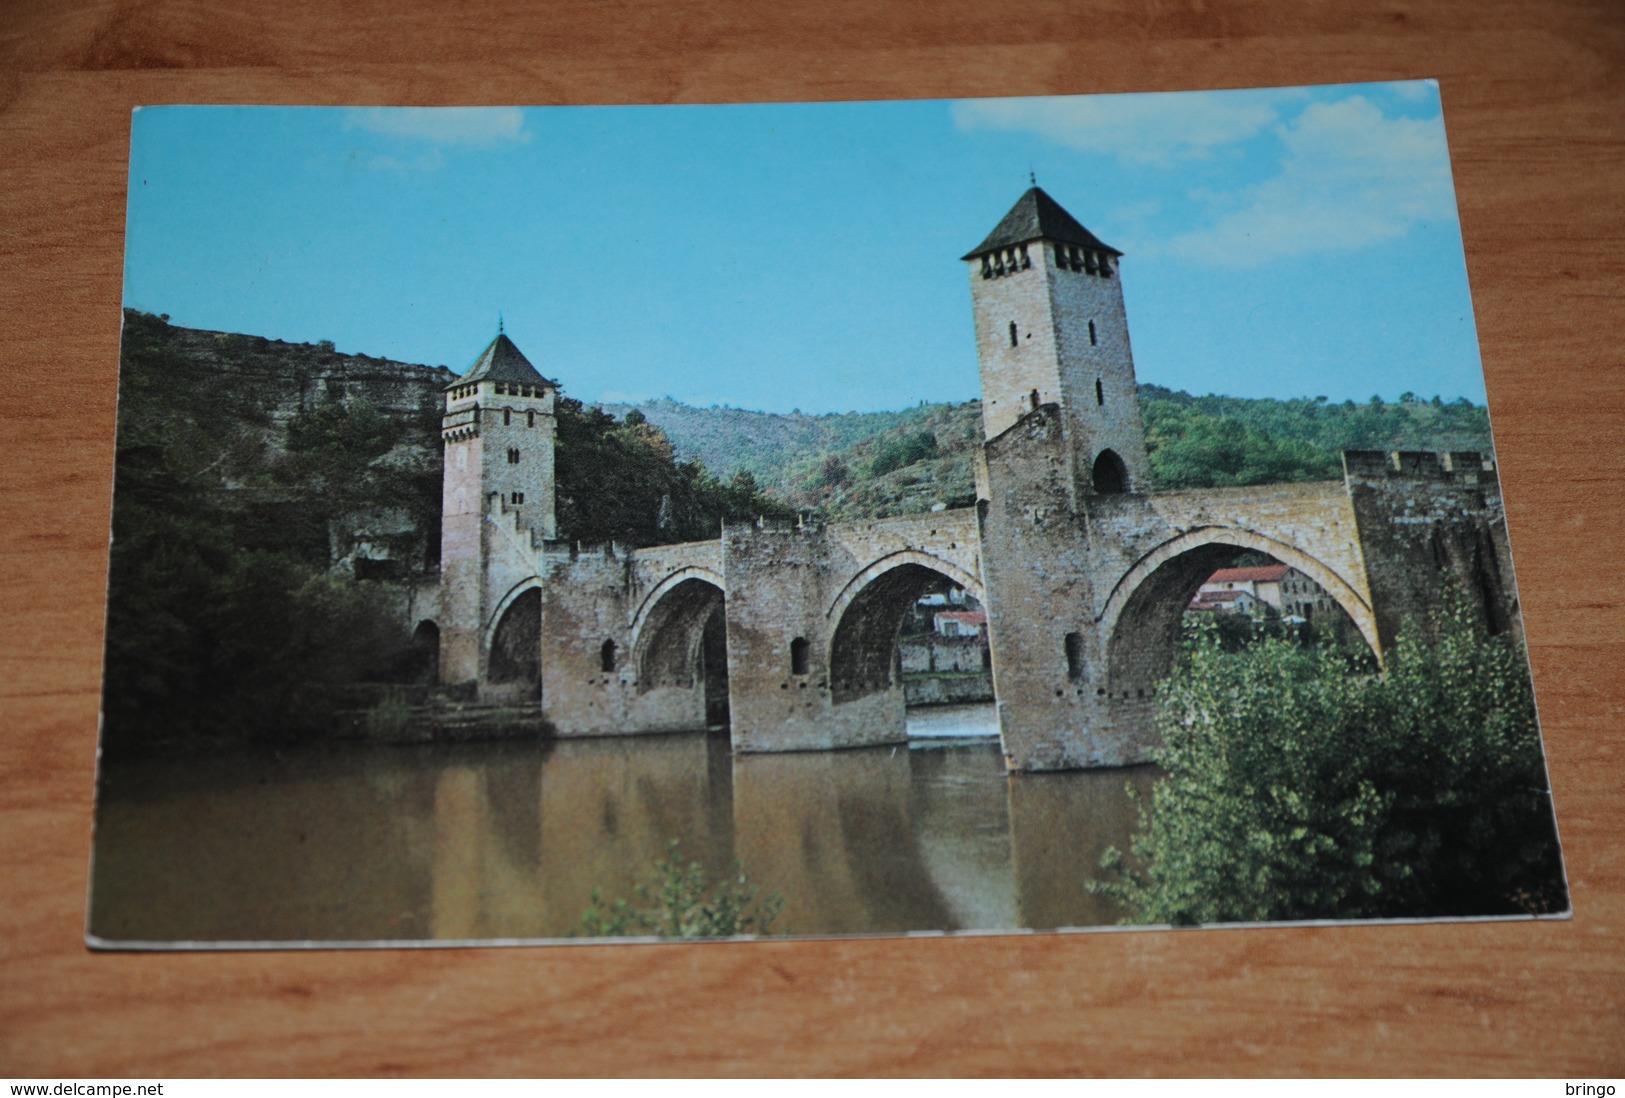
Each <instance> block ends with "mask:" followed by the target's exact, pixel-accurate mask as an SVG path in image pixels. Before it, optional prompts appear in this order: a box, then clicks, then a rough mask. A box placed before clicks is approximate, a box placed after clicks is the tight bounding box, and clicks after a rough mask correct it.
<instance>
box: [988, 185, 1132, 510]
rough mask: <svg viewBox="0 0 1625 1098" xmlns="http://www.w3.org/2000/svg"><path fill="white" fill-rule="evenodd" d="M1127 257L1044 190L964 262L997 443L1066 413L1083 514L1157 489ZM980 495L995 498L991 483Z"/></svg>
mask: <svg viewBox="0 0 1625 1098" xmlns="http://www.w3.org/2000/svg"><path fill="white" fill-rule="evenodd" d="M1122 254H1123V253H1122V252H1120V251H1118V250H1117V249H1116V248H1113V247H1111V246H1110V245H1108V244H1105V243H1102V242H1101V240H1100V239H1099V238H1098V237H1096V236H1095V235H1094V234H1093V233H1091V232H1090V231H1089V230H1088V229H1086V228H1084V227H1083V226H1082V225H1081V224H1079V223H1078V221H1077V219H1076V218H1074V217H1073V216H1072V215H1071V214H1069V213H1067V212H1066V210H1064V209H1062V208H1061V205H1060V203H1058V202H1056V201H1055V199H1053V198H1051V197H1050V196H1049V195H1048V194H1046V193H1045V192H1044V190H1043V189H1042V188H1040V187H1038V186H1036V185H1035V186H1033V187H1032V188H1030V189H1029V190H1028V191H1027V192H1026V193H1025V194H1023V195H1022V196H1021V197H1020V198H1019V199H1018V200H1017V201H1016V204H1015V205H1014V206H1012V207H1011V208H1010V212H1009V213H1007V214H1005V215H1004V219H1003V220H1002V221H1000V222H999V223H998V225H997V226H996V227H995V228H994V229H993V231H992V232H991V233H989V234H988V236H987V239H986V240H984V241H982V242H981V243H980V244H978V245H977V246H976V247H975V248H973V249H972V250H971V251H970V252H969V253H967V254H966V255H965V257H964V259H965V261H966V262H967V263H968V264H969V266H970V279H971V300H972V306H973V311H974V313H975V319H976V349H977V354H978V356H979V357H980V359H981V365H982V423H983V427H984V429H985V431H986V434H987V438H988V439H989V440H992V439H995V438H997V437H999V436H1000V435H1002V434H1004V433H1005V432H1006V431H1008V430H1009V429H1010V428H1011V427H1013V426H1015V425H1016V424H1017V423H1018V422H1020V421H1021V420H1022V419H1023V418H1025V417H1026V416H1028V415H1029V414H1031V413H1032V412H1034V411H1037V410H1038V409H1039V408H1041V407H1044V406H1046V405H1055V406H1056V407H1057V409H1058V410H1059V415H1060V421H1061V430H1062V433H1063V434H1064V435H1065V437H1066V443H1067V445H1066V452H1067V454H1068V456H1069V463H1070V466H1071V468H1070V469H1069V470H1068V471H1069V473H1070V476H1069V477H1068V478H1067V481H1068V488H1069V489H1070V491H1071V493H1072V499H1071V500H1070V501H1069V502H1071V503H1072V504H1073V505H1074V506H1076V504H1077V502H1078V500H1079V499H1081V498H1083V497H1087V496H1089V495H1096V494H1108V493H1115V492H1124V491H1131V492H1138V491H1145V490H1146V489H1147V487H1148V485H1149V466H1148V462H1147V458H1146V448H1145V430H1144V427H1143V426H1142V424H1141V422H1140V401H1139V396H1138V392H1137V389H1136V386H1135V379H1134V355H1133V352H1132V351H1131V350H1130V347H1129V335H1128V316H1127V313H1126V312H1125V311H1124V308H1123V288H1122V284H1121V282H1120V281H1119V279H1118V260H1119V259H1120V258H1121V257H1122ZM978 488H979V489H981V490H980V491H979V492H978V495H980V496H981V497H982V498H984V499H985V498H987V497H986V484H985V483H983V484H980V485H978Z"/></svg>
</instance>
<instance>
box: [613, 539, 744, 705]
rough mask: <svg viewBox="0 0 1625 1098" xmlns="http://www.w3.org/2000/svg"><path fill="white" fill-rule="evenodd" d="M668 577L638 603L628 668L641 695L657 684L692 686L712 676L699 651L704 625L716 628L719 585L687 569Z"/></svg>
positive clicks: (712, 670)
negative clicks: (687, 573)
mask: <svg viewBox="0 0 1625 1098" xmlns="http://www.w3.org/2000/svg"><path fill="white" fill-rule="evenodd" d="M704 571H705V570H704V569H684V570H683V572H691V573H699V572H704ZM667 579H668V580H671V581H673V582H664V581H663V582H662V583H661V584H660V585H659V586H658V587H657V588H656V591H655V592H652V593H651V596H650V598H649V599H648V600H645V605H644V606H643V607H640V608H639V615H640V621H639V622H638V623H637V625H636V626H635V631H634V634H633V639H632V667H633V669H634V671H635V672H636V674H637V687H638V693H640V694H642V693H647V692H648V691H650V690H654V689H656V688H659V687H672V686H676V687H687V688H693V687H695V686H699V685H702V684H704V683H707V682H709V681H710V680H712V679H714V678H715V677H716V676H715V672H716V671H717V668H715V667H708V666H707V665H706V661H705V659H704V654H705V650H706V644H705V641H706V633H707V626H708V625H710V626H711V630H712V632H713V633H714V632H715V628H716V627H715V625H714V624H713V621H714V618H715V616H716V614H717V612H718V611H719V610H722V609H723V605H724V600H723V596H722V585H721V584H720V583H715V582H712V581H711V580H709V579H706V578H703V576H701V575H692V574H691V575H683V574H682V573H674V574H673V575H672V576H669V577H667ZM712 662H715V661H714V659H713V661H712ZM724 666H726V665H725V664H724ZM708 672H710V673H709V674H708Z"/></svg>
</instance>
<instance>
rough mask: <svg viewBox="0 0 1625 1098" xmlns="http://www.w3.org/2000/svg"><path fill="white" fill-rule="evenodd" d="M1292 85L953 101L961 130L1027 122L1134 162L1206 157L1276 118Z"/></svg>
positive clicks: (1044, 133)
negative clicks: (1217, 90)
mask: <svg viewBox="0 0 1625 1098" xmlns="http://www.w3.org/2000/svg"><path fill="white" fill-rule="evenodd" d="M1303 94H1304V93H1303V92H1302V91H1299V90H1295V89H1290V88H1288V89H1279V90H1277V89H1269V90H1264V91H1244V92H1208V93H1201V94H1192V93H1190V92H1157V93H1152V94H1146V95H1110V96H1078V97H1072V96H1062V97H1056V98H1048V99H962V100H959V101H957V102H955V103H954V105H953V118H954V123H955V124H956V125H957V126H958V127H959V128H960V129H962V130H974V129H991V130H1025V131H1027V132H1029V133H1034V134H1037V135H1038V136H1040V137H1043V138H1046V139H1047V140H1050V141H1054V142H1055V143H1056V144H1059V145H1064V146H1066V147H1067V148H1070V149H1077V150H1078V151H1080V152H1093V153H1106V154H1108V155H1111V156H1116V157H1120V158H1121V159H1123V160H1125V161H1130V162H1135V163H1149V164H1160V163H1166V162H1168V161H1171V160H1176V159H1189V158H1194V157H1205V156H1208V155H1210V154H1211V153H1212V151H1213V150H1214V149H1216V148H1218V147H1219V146H1221V145H1229V144H1233V143H1235V142H1238V141H1245V140H1246V139H1248V138H1249V137H1253V136H1255V135H1257V134H1259V133H1261V132H1263V131H1264V130H1265V129H1266V128H1268V127H1269V126H1271V125H1273V124H1274V123H1275V122H1277V121H1278V120H1279V119H1280V114H1279V112H1278V111H1277V109H1276V107H1277V104H1279V103H1282V102H1285V101H1287V100H1290V99H1295V98H1298V97H1300V96H1301V95H1303Z"/></svg>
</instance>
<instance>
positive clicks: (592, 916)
mask: <svg viewBox="0 0 1625 1098" xmlns="http://www.w3.org/2000/svg"><path fill="white" fill-rule="evenodd" d="M783 906H784V902H783V900H782V899H781V898H780V897H779V896H778V895H777V894H774V893H769V894H768V895H766V896H759V895H758V894H757V891H756V888H755V887H754V886H753V885H751V883H750V881H749V880H748V879H747V878H746V877H745V875H744V873H742V872H740V870H739V867H738V866H737V865H735V866H734V867H733V868H732V869H731V870H730V872H729V873H728V875H727V876H726V877H724V878H723V879H721V880H719V881H717V882H716V883H715V884H710V883H708V882H707V880H706V875H705V869H704V867H702V866H701V865H700V864H699V863H698V862H696V861H692V860H689V859H686V858H684V856H683V854H682V851H681V850H680V849H678V843H677V840H675V839H673V840H672V841H671V843H670V844H669V845H668V846H667V847H666V855H665V857H663V858H661V859H659V860H657V861H656V862H655V864H654V868H653V870H652V872H651V873H650V876H649V879H648V880H647V881H645V882H643V883H642V884H639V885H638V886H637V887H636V888H635V889H634V890H633V894H632V899H631V900H626V899H617V900H615V901H614V902H613V903H606V902H605V901H604V899H603V897H602V896H600V895H599V893H598V892H596V891H594V892H593V894H592V906H590V907H589V908H588V909H587V911H586V913H585V914H584V915H582V917H581V926H580V928H579V929H578V931H577V934H579V935H580V936H582V937H586V938H616V937H626V936H632V937H658V938H733V937H738V936H741V935H747V934H770V933H772V926H773V921H774V920H775V919H777V918H778V915H779V911H780V909H781V908H782V907H783Z"/></svg>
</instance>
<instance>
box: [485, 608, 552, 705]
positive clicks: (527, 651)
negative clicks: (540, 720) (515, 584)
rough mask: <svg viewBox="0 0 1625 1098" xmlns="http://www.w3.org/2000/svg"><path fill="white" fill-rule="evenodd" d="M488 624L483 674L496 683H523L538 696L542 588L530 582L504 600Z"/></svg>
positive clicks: (500, 684)
mask: <svg viewBox="0 0 1625 1098" xmlns="http://www.w3.org/2000/svg"><path fill="white" fill-rule="evenodd" d="M495 618H496V621H495V623H494V624H493V625H492V627H491V639H490V646H489V648H488V651H489V656H488V657H487V661H486V678H487V679H488V680H489V681H490V682H491V683H492V684H493V685H497V686H522V687H524V688H525V692H526V693H527V694H531V693H532V691H533V690H534V696H535V697H537V698H539V697H540V696H541V685H542V589H541V587H540V586H538V585H536V584H530V585H527V586H524V587H522V588H521V589H518V590H516V591H515V592H512V593H511V594H510V597H509V598H507V599H505V600H504V605H503V606H502V608H501V609H500V611H499V612H498V613H497V614H496V615H495Z"/></svg>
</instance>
